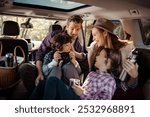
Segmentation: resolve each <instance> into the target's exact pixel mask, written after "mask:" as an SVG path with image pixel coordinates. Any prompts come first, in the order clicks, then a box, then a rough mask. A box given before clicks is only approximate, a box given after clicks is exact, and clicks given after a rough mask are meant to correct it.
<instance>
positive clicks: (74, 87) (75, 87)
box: [72, 84, 84, 96]
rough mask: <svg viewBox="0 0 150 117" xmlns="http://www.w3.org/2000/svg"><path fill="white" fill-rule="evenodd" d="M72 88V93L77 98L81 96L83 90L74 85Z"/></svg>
mask: <svg viewBox="0 0 150 117" xmlns="http://www.w3.org/2000/svg"><path fill="white" fill-rule="evenodd" d="M72 88H73V90H74V92H75V93H76V94H77V95H78V96H81V95H82V94H83V92H84V89H83V88H82V87H81V86H80V85H76V84H74V85H73V86H72Z"/></svg>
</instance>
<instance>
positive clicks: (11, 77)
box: [0, 42, 25, 90]
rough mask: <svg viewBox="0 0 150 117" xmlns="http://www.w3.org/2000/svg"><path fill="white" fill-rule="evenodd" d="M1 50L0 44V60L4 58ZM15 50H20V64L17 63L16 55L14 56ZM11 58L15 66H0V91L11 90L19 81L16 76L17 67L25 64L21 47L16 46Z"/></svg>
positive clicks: (0, 45) (0, 44)
mask: <svg viewBox="0 0 150 117" xmlns="http://www.w3.org/2000/svg"><path fill="white" fill-rule="evenodd" d="M2 49H3V46H2V43H1V42H0V58H4V56H1V54H2ZM17 49H20V50H21V52H22V55H23V60H22V62H21V63H18V60H17V55H16V51H17ZM13 58H14V61H15V62H16V63H15V66H13V67H3V66H0V90H5V89H9V88H12V87H13V86H15V85H16V84H17V83H18V82H19V81H20V78H19V75H18V67H19V66H20V64H22V63H24V62H25V53H24V51H23V49H22V47H21V46H16V47H15V48H14V55H13Z"/></svg>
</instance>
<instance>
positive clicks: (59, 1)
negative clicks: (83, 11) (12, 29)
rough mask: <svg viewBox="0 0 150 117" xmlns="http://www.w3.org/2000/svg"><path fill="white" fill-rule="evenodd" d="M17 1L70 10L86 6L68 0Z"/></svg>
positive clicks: (15, 0) (17, 1)
mask: <svg viewBox="0 0 150 117" xmlns="http://www.w3.org/2000/svg"><path fill="white" fill-rule="evenodd" d="M14 2H15V3H21V4H29V5H38V6H45V7H53V8H58V9H64V10H70V9H74V8H78V7H81V6H84V4H81V3H76V2H70V1H67V0H14Z"/></svg>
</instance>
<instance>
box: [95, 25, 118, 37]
mask: <svg viewBox="0 0 150 117" xmlns="http://www.w3.org/2000/svg"><path fill="white" fill-rule="evenodd" d="M93 27H96V28H99V29H102V30H105V31H107V32H108V33H110V34H112V35H114V36H115V37H117V35H115V34H114V33H113V32H112V31H110V30H108V29H107V28H105V27H102V26H96V25H95V26H93ZM117 38H118V37H117Z"/></svg>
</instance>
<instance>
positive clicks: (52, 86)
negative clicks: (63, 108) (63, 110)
mask: <svg viewBox="0 0 150 117" xmlns="http://www.w3.org/2000/svg"><path fill="white" fill-rule="evenodd" d="M43 99H44V100H79V99H80V97H79V96H78V95H76V94H75V92H74V91H73V89H72V88H71V87H70V86H68V85H66V84H65V83H64V82H63V81H62V80H60V79H58V78H57V77H50V78H48V79H47V81H46V84H45V90H44V96H43Z"/></svg>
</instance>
